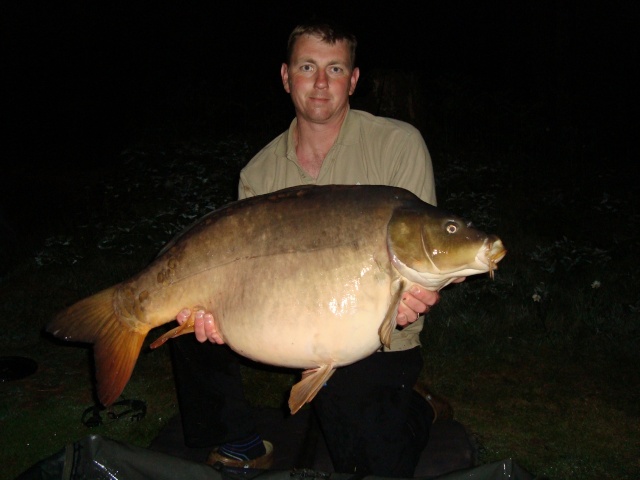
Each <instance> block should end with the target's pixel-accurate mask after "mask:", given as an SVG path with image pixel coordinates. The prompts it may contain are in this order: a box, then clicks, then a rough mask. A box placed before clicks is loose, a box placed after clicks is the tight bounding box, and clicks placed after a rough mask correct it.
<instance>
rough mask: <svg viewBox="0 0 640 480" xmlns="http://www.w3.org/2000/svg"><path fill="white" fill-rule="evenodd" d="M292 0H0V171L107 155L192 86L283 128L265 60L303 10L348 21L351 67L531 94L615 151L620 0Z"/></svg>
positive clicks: (619, 134)
mask: <svg viewBox="0 0 640 480" xmlns="http://www.w3.org/2000/svg"><path fill="white" fill-rule="evenodd" d="M307 3H309V4H313V3H317V2H278V3H274V2H244V1H235V2H199V3H191V2H135V1H133V2H122V3H120V2H116V5H121V6H115V5H114V2H95V1H91V2H62V1H60V2H55V1H52V2H44V1H43V2H22V1H20V2H18V1H16V2H2V6H1V7H0V9H1V11H0V23H1V25H0V27H1V33H0V35H2V46H1V47H2V65H3V67H2V78H3V80H4V88H3V89H2V90H3V91H2V112H3V119H4V121H3V124H4V125H5V126H4V127H3V130H4V132H5V134H8V135H7V137H6V138H7V141H6V142H5V147H4V148H3V149H2V150H3V153H2V156H3V157H4V160H3V163H4V164H5V167H3V168H4V169H5V175H3V178H4V180H5V182H4V183H7V181H8V182H9V183H11V182H13V180H12V179H14V178H18V179H19V181H20V182H23V181H24V180H25V178H29V177H31V176H34V175H36V176H37V175H39V174H44V175H46V174H48V172H49V171H52V170H53V171H64V169H68V168H73V169H86V168H92V166H94V165H96V164H99V163H104V162H105V161H109V159H112V158H113V157H114V156H116V155H117V153H118V152H119V151H121V149H122V148H124V147H126V146H127V145H129V144H130V142H132V141H135V140H136V136H137V135H138V134H139V132H140V131H144V130H145V128H154V127H155V126H157V125H159V124H161V123H162V122H163V121H164V120H165V119H167V118H170V117H171V118H173V119H174V120H175V116H176V115H177V113H176V112H179V114H180V115H186V116H187V117H188V116H189V114H190V111H188V110H184V109H183V110H180V109H179V106H180V105H179V104H180V101H181V98H182V97H181V96H180V95H181V94H182V95H183V96H184V92H189V91H193V90H194V88H195V87H197V88H195V89H196V90H198V89H199V90H198V91H199V92H202V91H207V92H209V94H210V96H211V97H212V98H215V97H216V96H219V97H220V98H224V99H226V101H227V103H225V104H224V105H225V108H224V109H220V111H215V112H214V113H213V114H212V115H214V116H217V117H219V119H220V124H221V125H227V126H231V127H233V126H234V125H240V124H241V122H238V121H237V119H238V117H239V116H242V115H244V116H245V117H246V116H247V115H249V116H251V117H255V118H257V119H260V118H265V117H268V116H269V115H270V112H269V109H270V108H271V109H274V106H275V107H276V108H275V109H277V110H280V111H279V112H278V113H279V114H280V115H281V116H282V118H284V119H286V122H285V123H283V125H284V127H286V124H288V121H289V120H290V118H291V117H292V115H293V112H292V110H291V109H290V103H289V100H288V98H287V97H286V94H285V93H284V92H283V90H282V87H281V85H280V78H279V67H280V63H281V62H282V60H283V58H284V52H285V45H286V39H287V36H288V34H289V32H290V31H291V29H292V28H293V26H295V25H296V24H297V23H299V22H300V21H304V20H307V19H309V18H311V17H312V16H314V15H315V16H318V17H320V18H329V19H332V20H336V21H338V22H341V23H343V24H344V25H346V26H348V27H349V28H350V29H352V30H353V31H354V32H355V33H356V35H357V37H358V40H359V49H358V54H359V59H358V64H359V66H360V67H361V70H362V72H363V73H362V75H363V78H366V75H367V72H370V71H372V70H373V69H375V68H386V69H404V70H406V71H414V72H419V73H420V74H421V75H423V76H424V77H425V78H427V79H428V80H429V81H430V82H431V83H430V85H438V80H439V79H446V78H458V79H464V82H466V85H467V88H468V89H471V91H470V92H468V94H469V95H471V96H473V95H476V94H477V95H486V94H489V95H493V96H494V97H495V98H496V103H500V102H501V96H503V95H508V96H509V102H511V103H512V104H517V105H522V106H523V107H522V108H525V109H526V108H528V102H529V103H531V104H533V103H534V102H535V104H536V105H538V108H539V109H540V105H541V104H542V115H543V116H547V117H548V118H547V119H548V123H549V128H550V129H553V128H555V126H556V125H555V124H556V123H558V122H564V123H572V124H573V125H574V127H575V128H576V129H581V130H583V131H584V132H585V135H586V136H589V137H591V138H597V139H598V143H599V144H600V145H601V148H602V149H603V151H608V152H609V157H611V158H616V159H618V161H622V160H620V159H628V158H630V155H631V153H630V152H631V151H632V145H631V138H633V137H635V135H636V131H637V127H638V122H637V112H636V110H635V106H634V104H633V102H632V95H633V94H634V93H635V90H636V89H637V79H638V42H637V41H636V39H635V32H634V30H636V29H637V26H638V15H637V14H636V13H635V9H634V2H631V1H629V2H580V1H568V2H545V1H543V2H533V1H531V2H511V1H494V2H449V1H434V2H428V1H427V2H390V1H389V2H347V1H343V2H322V6H321V7H314V6H300V5H302V4H307ZM272 4H273V5H274V6H271V5H272ZM289 4H290V5H294V6H289ZM418 5H420V6H418ZM361 83H362V79H361ZM190 89H191V90H190ZM429 94H431V95H434V96H436V95H438V92H437V91H435V90H434V91H427V95H429ZM514 99H515V101H514ZM235 100H237V101H236V102H235V103H234V101H235ZM229 105H231V107H229ZM233 105H238V108H233ZM176 106H177V107H176ZM457 108H461V109H464V108H465V105H464V103H461V105H460V106H458V107H457ZM287 109H288V110H287ZM283 111H284V115H283V113H282V112H283ZM209 113H210V114H211V112H209ZM223 119H224V121H223ZM433 121H437V119H434V120H433ZM565 127H566V125H565ZM277 133H278V132H277V131H276V132H274V135H275V134H277ZM556 140H557V139H556ZM4 190H5V193H6V190H7V189H6V187H5V188H4Z"/></svg>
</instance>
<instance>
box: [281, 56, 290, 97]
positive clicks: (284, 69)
mask: <svg viewBox="0 0 640 480" xmlns="http://www.w3.org/2000/svg"><path fill="white" fill-rule="evenodd" d="M280 77H281V78H282V86H283V87H284V91H285V92H287V93H291V89H290V88H289V66H288V65H287V64H286V63H283V64H282V66H281V67H280Z"/></svg>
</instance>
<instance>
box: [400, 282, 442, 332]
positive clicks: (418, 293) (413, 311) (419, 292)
mask: <svg viewBox="0 0 640 480" xmlns="http://www.w3.org/2000/svg"><path fill="white" fill-rule="evenodd" d="M439 301H440V294H439V293H438V292H432V291H431V290H426V289H424V288H421V287H419V286H418V285H413V286H412V287H411V288H410V289H409V290H408V291H406V292H404V293H403V294H402V301H401V302H400V306H399V307H398V315H397V316H396V323H397V324H398V325H399V326H401V327H406V326H407V325H409V324H410V323H413V322H415V321H416V320H417V319H418V317H419V316H420V314H422V313H427V312H428V311H429V310H430V309H431V307H433V306H434V305H435V304H436V303H438V302H439Z"/></svg>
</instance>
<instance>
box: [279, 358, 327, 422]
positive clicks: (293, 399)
mask: <svg viewBox="0 0 640 480" xmlns="http://www.w3.org/2000/svg"><path fill="white" fill-rule="evenodd" d="M335 371H336V369H335V367H334V366H333V364H331V365H321V366H320V367H318V368H314V369H312V370H305V371H304V372H302V380H300V381H299V382H298V383H296V384H295V385H294V386H293V387H292V388H291V394H290V395H289V410H291V414H292V415H293V414H294V413H296V412H297V411H298V410H300V409H301V408H302V406H303V405H304V404H305V403H309V402H310V401H311V400H313V399H314V397H315V396H316V395H317V394H318V392H319V391H320V389H321V388H322V387H323V386H324V384H325V383H326V382H327V380H329V378H330V377H331V375H333V372H335Z"/></svg>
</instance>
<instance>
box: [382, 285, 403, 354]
mask: <svg viewBox="0 0 640 480" xmlns="http://www.w3.org/2000/svg"><path fill="white" fill-rule="evenodd" d="M402 292H404V282H403V281H402V280H401V281H400V282H398V286H397V290H396V292H395V293H394V294H393V297H392V299H391V303H389V308H388V310H387V313H386V315H385V316H384V320H383V321H382V324H381V325H380V328H379V329H378V335H380V342H381V343H382V344H383V345H384V346H385V347H386V348H389V347H390V346H391V334H392V333H393V331H394V330H395V328H396V317H397V316H398V307H399V306H400V300H401V298H402Z"/></svg>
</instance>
